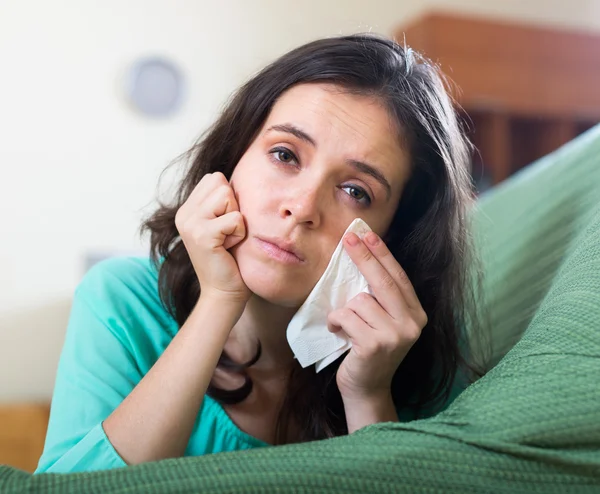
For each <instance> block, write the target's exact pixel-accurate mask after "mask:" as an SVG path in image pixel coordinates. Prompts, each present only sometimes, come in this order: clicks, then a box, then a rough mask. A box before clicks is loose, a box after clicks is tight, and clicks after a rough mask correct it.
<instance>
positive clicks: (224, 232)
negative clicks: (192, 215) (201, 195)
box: [205, 211, 246, 249]
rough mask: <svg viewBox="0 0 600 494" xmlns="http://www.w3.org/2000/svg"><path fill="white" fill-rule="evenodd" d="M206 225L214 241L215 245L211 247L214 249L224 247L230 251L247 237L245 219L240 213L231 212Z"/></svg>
mask: <svg viewBox="0 0 600 494" xmlns="http://www.w3.org/2000/svg"><path fill="white" fill-rule="evenodd" d="M205 224H206V228H207V229H208V230H209V231H208V232H207V233H209V235H208V237H209V238H212V239H214V244H212V245H211V246H210V247H212V248H216V247H221V246H224V247H225V248H226V249H229V248H231V247H233V246H234V245H237V244H238V243H239V242H241V241H242V240H243V239H244V237H246V225H245V223H244V217H243V216H242V213H240V212H239V211H231V212H230V213H227V214H224V215H222V216H219V217H218V218H215V219H213V220H211V221H207V222H205Z"/></svg>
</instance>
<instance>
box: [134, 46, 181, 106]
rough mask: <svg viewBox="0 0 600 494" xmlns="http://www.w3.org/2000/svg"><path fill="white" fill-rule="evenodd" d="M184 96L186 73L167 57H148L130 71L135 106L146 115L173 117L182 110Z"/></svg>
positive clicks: (138, 62) (135, 64)
mask: <svg viewBox="0 0 600 494" xmlns="http://www.w3.org/2000/svg"><path fill="white" fill-rule="evenodd" d="M183 93H184V78H183V74H182V73H181V71H180V70H179V69H178V68H177V66H176V65H175V64H174V63H173V62H171V61H169V60H167V59H165V58H160V57H149V58H144V59H141V60H138V61H137V62H135V63H134V64H133V65H132V66H131V67H130V69H129V72H128V77H127V94H128V97H129V100H130V102H131V103H132V104H133V106H134V107H135V108H136V109H137V110H138V111H140V112H141V113H143V114H144V115H148V116H152V117H166V116H169V115H172V114H173V113H175V112H176V111H177V110H178V109H179V108H180V106H181V103H182V101H183Z"/></svg>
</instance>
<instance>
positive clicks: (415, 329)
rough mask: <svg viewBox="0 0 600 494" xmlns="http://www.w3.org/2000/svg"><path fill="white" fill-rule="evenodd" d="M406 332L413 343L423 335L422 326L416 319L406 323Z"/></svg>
mask: <svg viewBox="0 0 600 494" xmlns="http://www.w3.org/2000/svg"><path fill="white" fill-rule="evenodd" d="M405 334H406V338H407V339H408V340H409V341H410V342H411V343H414V342H415V341H417V340H418V339H419V338H420V336H421V327H420V325H419V324H418V323H417V322H416V321H410V323H408V324H407V325H406V328H405Z"/></svg>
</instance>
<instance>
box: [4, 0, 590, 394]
mask: <svg viewBox="0 0 600 494" xmlns="http://www.w3.org/2000/svg"><path fill="white" fill-rule="evenodd" d="M432 8H441V9H443V10H446V11H458V12H466V13H470V14H481V15H485V16H486V17H488V18H493V19H508V20H511V19H516V20H519V21H527V22H533V23H538V24H543V25H549V26H562V27H571V28H576V29H581V30H584V31H588V32H594V31H596V32H598V31H600V1H599V0H571V1H569V2H564V1H562V0H552V1H550V0H529V1H527V0H521V1H517V0H498V1H495V2H485V3H484V2H478V1H475V0H472V1H470V0H446V1H426V0H422V1H417V0H405V1H403V2H398V1H392V0H370V1H368V2H364V1H361V0H304V1H301V2H291V1H290V2H287V1H281V0H280V1H277V0H252V1H248V0H235V1H234V0H225V1H218V2H217V1H207V0H204V1H203V0H196V1H192V0H168V1H167V0H119V1H117V0H104V1H102V2H99V1H91V0H78V1H75V0H70V1H68V0H20V1H17V0H14V1H11V0H0V62H1V66H0V167H1V168H0V170H1V174H0V191H1V193H0V220H1V223H0V229H1V230H0V231H1V232H2V233H1V242H0V260H1V271H0V273H1V275H0V281H1V282H0V402H2V401H4V402H6V401H24V400H49V399H50V397H51V394H52V387H53V381H54V374H55V368H56V364H57V361H58V356H59V352H60V348H61V345H62V340H63V337H64V330H65V326H66V322H67V317H68V311H69V305H70V297H71V294H72V292H73V290H74V288H75V286H76V284H77V283H78V281H79V280H80V279H81V276H82V275H83V273H84V272H85V266H86V260H87V259H88V258H89V257H90V256H104V255H115V254H120V253H131V252H133V253H137V252H144V246H145V244H144V242H143V241H140V239H139V238H138V235H137V229H138V226H139V223H140V220H141V218H142V217H143V216H144V215H145V214H146V213H148V211H150V208H151V205H152V201H153V198H154V196H155V193H156V186H157V182H158V178H159V174H160V172H161V171H162V170H163V169H164V167H165V166H166V165H168V163H169V162H170V161H171V160H172V159H174V158H175V157H176V156H177V155H178V154H180V153H182V152H183V151H185V150H186V149H187V148H188V147H189V146H190V145H191V143H192V142H193V140H194V139H195V138H196V137H197V136H198V135H199V134H200V133H201V132H202V131H203V130H204V129H205V128H206V127H207V125H209V124H210V122H211V121H212V120H213V119H214V118H215V116H216V114H217V113H218V111H219V109H220V108H221V107H222V105H223V103H224V101H225V100H226V98H227V97H228V95H229V94H230V92H231V91H232V90H234V89H235V88H236V87H237V86H239V85H240V84H241V83H242V82H243V81H244V80H245V79H246V78H247V77H249V76H250V75H251V74H252V73H253V72H254V71H255V70H257V69H259V68H260V67H262V66H263V65H264V64H266V63H267V62H269V61H270V60H272V59H273V58H274V57H276V56H278V55H280V54H282V53H283V52H285V51H287V50H289V49H290V48H292V47H294V46H296V45H299V44H301V43H304V42H306V41H309V40H311V39H314V38H317V37H324V36H330V35H336V34H350V33H353V32H359V31H374V32H379V33H382V34H386V35H391V34H392V33H393V32H394V30H395V29H396V27H397V26H398V25H400V24H404V23H406V22H408V21H409V20H410V19H412V18H414V17H416V16H418V15H419V14H420V13H422V12H424V11H426V10H429V9H432ZM146 55H160V56H165V57H168V58H170V59H171V60H173V61H174V62H175V63H177V64H178V65H179V67H180V68H181V69H182V72H183V74H184V76H185V78H186V82H187V92H186V98H185V102H184V104H183V106H182V108H181V110H180V111H179V112H178V113H176V114H175V115H173V116H172V117H169V118H166V119H152V118H148V117H144V116H142V115H140V114H138V113H136V112H135V111H134V110H133V109H132V108H131V106H130V105H129V103H128V102H127V99H126V98H125V94H124V89H123V88H124V80H125V79H124V77H125V74H126V71H127V68H128V67H129V66H130V64H131V63H132V62H134V61H135V60H136V59H137V58H139V57H143V56H146ZM167 185H168V181H167ZM167 188H168V187H167Z"/></svg>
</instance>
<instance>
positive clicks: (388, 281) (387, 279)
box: [380, 275, 396, 290]
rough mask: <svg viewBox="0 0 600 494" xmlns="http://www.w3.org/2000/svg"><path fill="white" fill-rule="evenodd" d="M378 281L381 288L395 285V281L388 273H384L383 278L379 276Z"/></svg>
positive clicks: (390, 287) (388, 288)
mask: <svg viewBox="0 0 600 494" xmlns="http://www.w3.org/2000/svg"><path fill="white" fill-rule="evenodd" d="M380 283H381V288H383V289H384V290H391V289H392V288H394V287H395V286H396V282H395V281H394V279H393V278H392V277H391V276H390V275H385V276H384V277H383V278H381V282H380Z"/></svg>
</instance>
